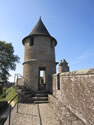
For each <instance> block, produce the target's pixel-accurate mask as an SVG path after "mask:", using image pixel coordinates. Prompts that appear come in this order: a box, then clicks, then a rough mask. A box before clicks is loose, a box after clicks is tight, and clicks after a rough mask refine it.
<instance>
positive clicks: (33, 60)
mask: <svg viewBox="0 0 94 125" xmlns="http://www.w3.org/2000/svg"><path fill="white" fill-rule="evenodd" d="M22 43H23V45H24V63H23V76H24V78H26V79H28V81H27V83H26V86H27V87H29V88H30V89H31V90H33V91H34V92H37V91H42V90H44V91H47V92H49V93H51V92H52V75H53V74H54V73H56V61H55V46H56V44H57V41H56V39H55V38H54V37H52V36H51V35H50V34H49V32H48V31H47V29H46V27H45V25H44V24H43V22H42V20H41V17H40V19H39V21H38V22H37V24H36V26H35V27H34V28H33V30H32V32H31V33H30V34H29V35H28V36H26V37H25V38H24V39H23V40H22Z"/></svg>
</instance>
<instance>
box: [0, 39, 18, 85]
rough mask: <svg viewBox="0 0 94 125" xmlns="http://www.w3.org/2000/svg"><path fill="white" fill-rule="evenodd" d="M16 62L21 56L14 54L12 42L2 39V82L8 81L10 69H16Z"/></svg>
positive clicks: (0, 43) (0, 58)
mask: <svg viewBox="0 0 94 125" xmlns="http://www.w3.org/2000/svg"><path fill="white" fill-rule="evenodd" d="M16 62H19V57H18V56H17V55H14V48H13V46H12V44H11V43H6V42H5V41H0V82H1V83H4V82H7V80H8V77H9V76H10V73H9V70H15V69H16Z"/></svg>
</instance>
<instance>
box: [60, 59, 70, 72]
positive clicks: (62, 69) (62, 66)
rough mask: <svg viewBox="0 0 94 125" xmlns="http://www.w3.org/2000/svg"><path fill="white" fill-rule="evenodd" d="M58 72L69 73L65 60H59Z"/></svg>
mask: <svg viewBox="0 0 94 125" xmlns="http://www.w3.org/2000/svg"><path fill="white" fill-rule="evenodd" d="M58 72H59V73H61V72H69V66H68V63H67V62H66V60H65V59H63V60H61V62H60V64H59V67H58Z"/></svg>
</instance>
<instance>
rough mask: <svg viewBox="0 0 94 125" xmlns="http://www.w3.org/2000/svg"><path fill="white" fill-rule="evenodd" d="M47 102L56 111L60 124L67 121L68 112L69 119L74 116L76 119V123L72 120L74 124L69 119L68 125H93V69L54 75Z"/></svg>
mask: <svg viewBox="0 0 94 125" xmlns="http://www.w3.org/2000/svg"><path fill="white" fill-rule="evenodd" d="M59 79H60V80H59ZM59 81H60V82H59ZM58 84H60V90H58ZM55 100H56V101H55ZM49 101H50V102H51V104H52V105H53V106H54V107H55V109H56V110H57V111H56V112H57V114H58V117H59V119H61V121H62V123H65V122H66V121H69V119H68V118H66V117H65V116H66V114H67V113H68V112H69V116H70V117H72V116H73V115H74V116H76V117H77V118H78V121H77V120H74V122H73V120H72V119H71V122H70V123H71V124H70V125H78V123H79V122H80V123H79V125H84V124H86V125H93V124H94V69H89V70H81V71H74V72H66V73H61V74H59V75H57V74H54V75H53V96H49ZM64 107H65V108H64ZM63 110H65V112H64V111H63ZM70 114H72V115H70ZM79 120H80V121H79ZM74 123H75V124H74Z"/></svg>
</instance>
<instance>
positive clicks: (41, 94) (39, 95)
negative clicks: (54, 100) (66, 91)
mask: <svg viewBox="0 0 94 125" xmlns="http://www.w3.org/2000/svg"><path fill="white" fill-rule="evenodd" d="M36 96H37V97H48V94H47V93H36Z"/></svg>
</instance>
